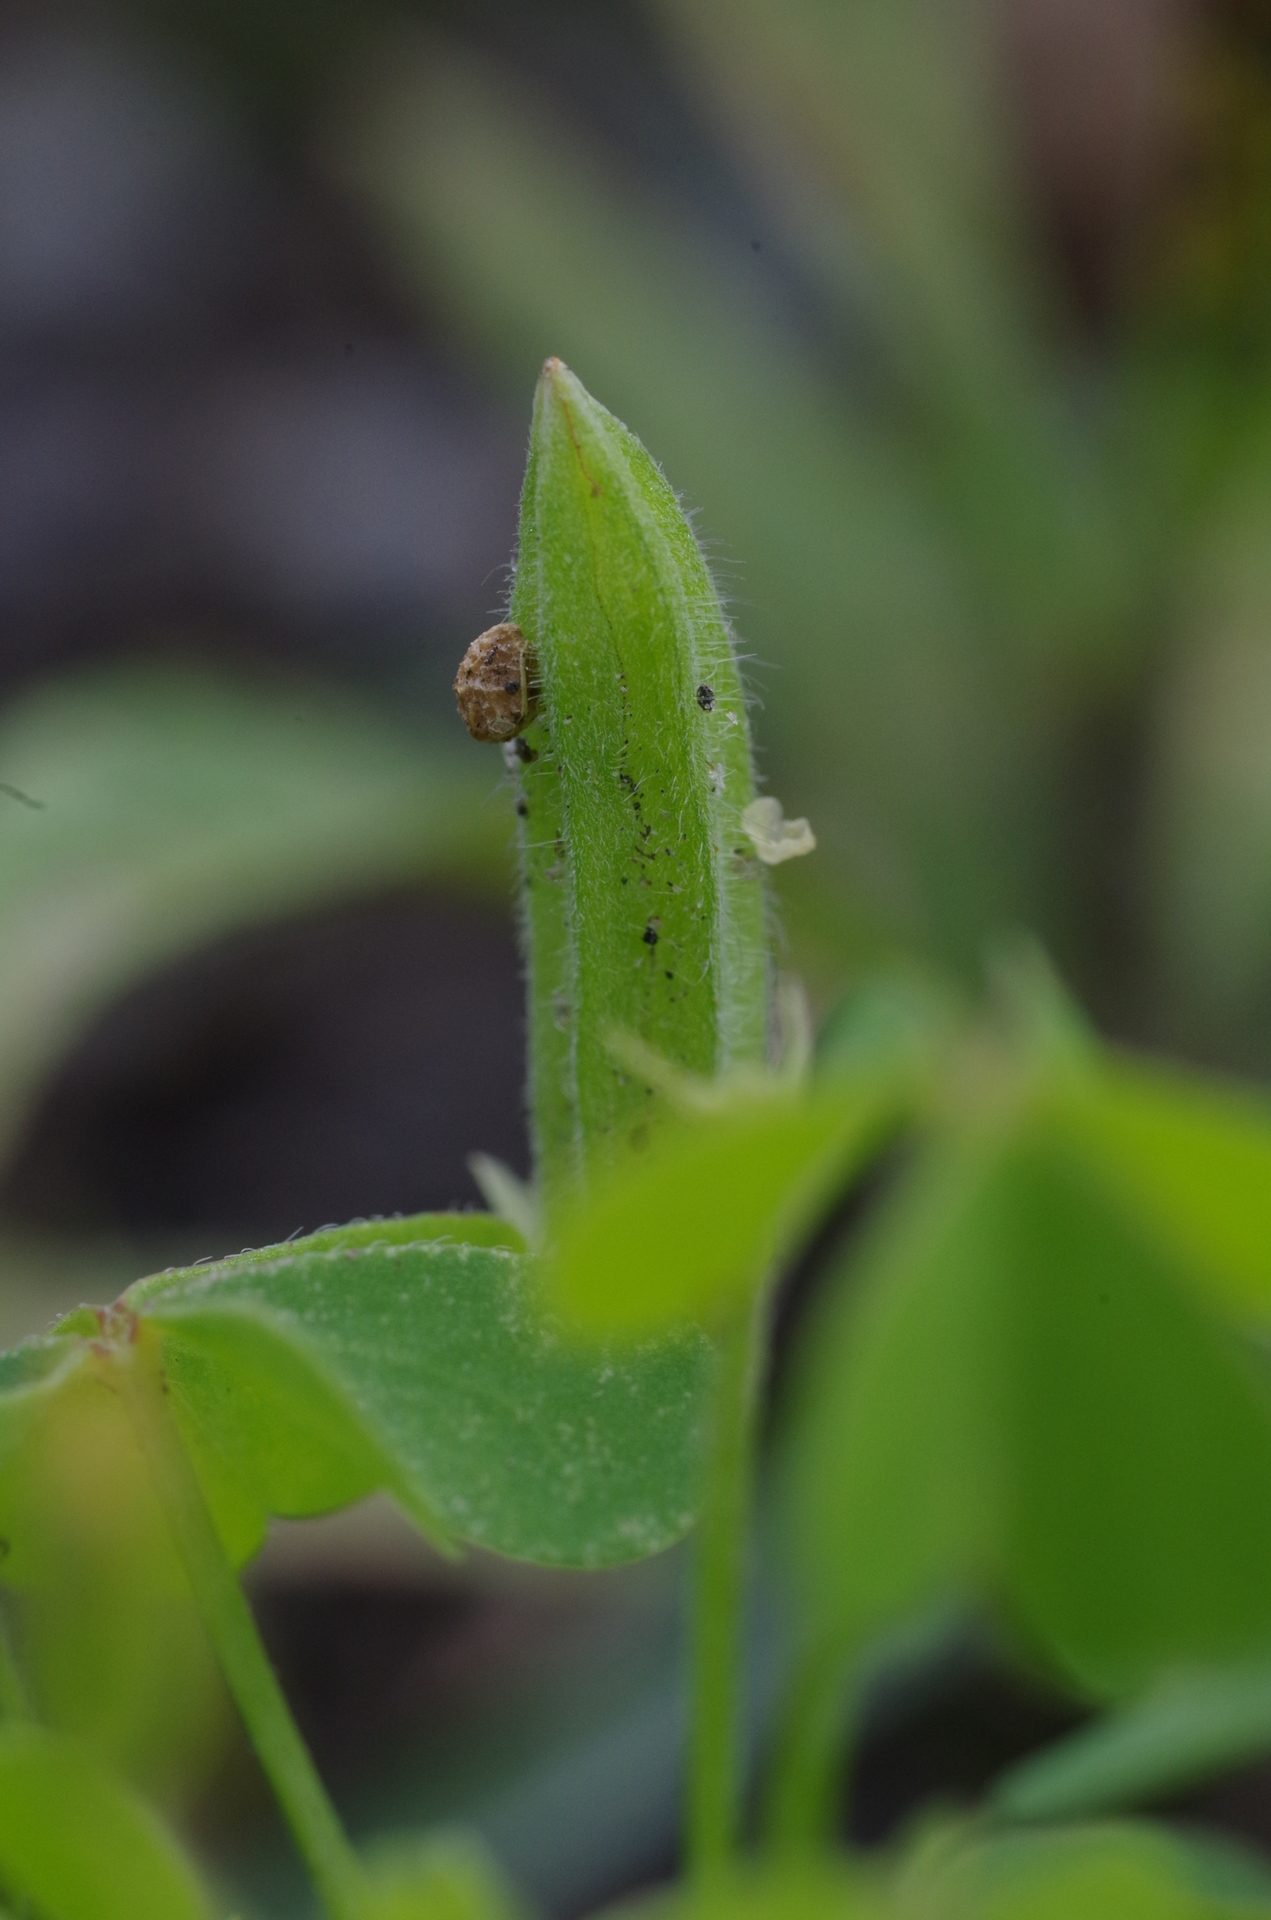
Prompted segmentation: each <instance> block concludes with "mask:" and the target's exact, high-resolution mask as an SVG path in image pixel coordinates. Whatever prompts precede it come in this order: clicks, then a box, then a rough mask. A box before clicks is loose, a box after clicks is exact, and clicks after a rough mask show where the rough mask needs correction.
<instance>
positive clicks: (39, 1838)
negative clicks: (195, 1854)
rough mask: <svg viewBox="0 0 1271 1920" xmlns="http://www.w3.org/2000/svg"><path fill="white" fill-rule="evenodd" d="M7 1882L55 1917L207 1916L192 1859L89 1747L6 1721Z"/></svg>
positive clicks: (199, 1919) (1, 1737)
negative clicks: (184, 1854)
mask: <svg viewBox="0 0 1271 1920" xmlns="http://www.w3.org/2000/svg"><path fill="white" fill-rule="evenodd" d="M0 1884H2V1885H3V1886H4V1888H5V1890H6V1891H7V1892H8V1894H9V1896H10V1898H11V1899H13V1900H15V1901H17V1902H22V1901H25V1900H30V1901H31V1902H32V1903H33V1904H34V1906H36V1907H37V1908H38V1909H39V1912H40V1913H41V1915H44V1916H47V1920H207V1916H208V1914H209V1911H210V1909H209V1906H208V1903H207V1901H206V1899H205V1897H204V1894H203V1892H202V1889H201V1888H200V1886H199V1883H198V1881H197V1879H196V1878H195V1875H194V1872H193V1869H192V1868H191V1867H190V1865H189V1864H188V1862H187V1861H186V1859H185V1857H184V1856H183V1854H182V1853H181V1852H180V1851H179V1849H178V1848H177V1846H176V1843H175V1842H174V1841H173V1840H172V1839H171V1838H170V1837H169V1835H168V1834H167V1833H165V1832H164V1830H163V1828H162V1827H161V1826H160V1825H159V1823H158V1822H157V1821H156V1820H155V1818H154V1816H153V1815H152V1814H151V1813H150V1812H149V1810H148V1809H147V1808H146V1807H145V1806H143V1805H142V1803H141V1802H140V1801H139V1800H137V1799H136V1798H135V1797H134V1796H133V1795H132V1794H131V1793H129V1792H127V1791H126V1790H125V1789H124V1788H123V1787H121V1786H120V1785H119V1784H118V1782H116V1781H115V1780H113V1779H112V1778H111V1776H110V1775H109V1774H108V1773H105V1772H104V1771H103V1770H102V1769H101V1767H100V1766H99V1765H98V1764H97V1763H96V1762H95V1761H94V1760H92V1759H91V1758H90V1757H89V1756H88V1755H87V1754H86V1753H85V1752H84V1751H83V1750H82V1749H81V1748H79V1747H78V1746H76V1745H75V1744H73V1743H72V1742H70V1741H67V1740H63V1739H59V1738H58V1737H56V1736H55V1735H53V1734H49V1733H44V1732H42V1731H41V1730H40V1729H38V1728H36V1727H31V1726H15V1725H9V1726H5V1727H0Z"/></svg>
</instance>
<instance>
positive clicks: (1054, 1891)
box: [897, 1823, 1271, 1920]
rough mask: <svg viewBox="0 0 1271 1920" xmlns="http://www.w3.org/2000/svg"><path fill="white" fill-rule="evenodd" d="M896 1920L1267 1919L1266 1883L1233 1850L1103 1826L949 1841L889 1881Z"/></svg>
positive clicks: (1148, 1830)
mask: <svg viewBox="0 0 1271 1920" xmlns="http://www.w3.org/2000/svg"><path fill="white" fill-rule="evenodd" d="M898 1891H899V1898H898V1901H897V1920H909V1917H910V1916H913V1920H918V1917H919V1916H922V1920H927V1916H928V1915H930V1916H931V1920H1078V1916H1080V1920H1239V1916H1248V1920H1254V1916H1256V1915H1265V1914H1268V1913H1271V1878H1269V1877H1268V1875H1267V1874H1266V1872H1265V1870H1264V1869H1263V1868H1262V1867H1261V1865H1260V1864H1259V1863H1257V1862H1256V1861H1254V1860H1253V1859H1252V1858H1251V1857H1250V1856H1248V1855H1245V1854H1243V1853H1241V1852H1240V1851H1238V1850H1237V1849H1236V1848H1235V1847H1230V1846H1223V1845H1221V1844H1219V1843H1216V1842H1208V1843H1207V1842H1204V1841H1196V1840H1184V1839H1181V1838H1179V1837H1178V1836H1176V1835H1174V1834H1169V1833H1165V1832H1163V1831H1161V1830H1159V1829H1155V1828H1152V1827H1149V1826H1132V1825H1129V1824H1124V1825H1122V1824H1114V1823H1109V1824H1107V1825H1102V1826H1091V1827H1077V1828H1073V1829H1071V1830H1069V1831H1068V1832H1063V1833H1039V1834H1020V1835H1011V1836H1008V1837H1005V1838H1000V1837H996V1836H991V1837H988V1838H985V1839H975V1838H972V1839H971V1840H970V1841H969V1842H968V1841H967V1840H966V1839H964V1838H963V1837H961V1836H959V1835H958V1834H956V1832H955V1833H954V1834H953V1835H952V1836H950V1838H949V1840H948V1841H946V1842H945V1843H944V1844H941V1842H940V1840H939V1839H937V1840H936V1841H935V1843H934V1844H932V1845H929V1846H928V1847H927V1848H925V1849H923V1848H920V1849H919V1852H918V1856H917V1858H916V1860H915V1861H914V1863H913V1865H912V1867H911V1868H910V1869H909V1870H908V1871H906V1870H905V1869H904V1868H903V1867H902V1870H901V1874H900V1877H899V1889H898Z"/></svg>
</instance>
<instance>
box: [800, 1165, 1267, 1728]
mask: <svg viewBox="0 0 1271 1920" xmlns="http://www.w3.org/2000/svg"><path fill="white" fill-rule="evenodd" d="M917 1177H918V1178H919V1180H920V1182H921V1184H920V1185H919V1187H918V1188H917V1189H913V1188H911V1189H910V1190H909V1191H908V1192H904V1193H902V1194H900V1195H899V1196H897V1198H896V1200H895V1203H894V1204H893V1206H892V1208H891V1209H890V1212H889V1217H888V1218H887V1220H886V1221H885V1222H884V1223H883V1224H882V1225H880V1227H879V1229H878V1230H877V1231H876V1232H875V1234H874V1235H873V1237H872V1240H871V1242H870V1245H869V1247H868V1249H867V1251H866V1252H865V1253H864V1255H863V1256H861V1257H859V1258H858V1259H854V1260H852V1261H851V1262H849V1267H850V1269H851V1272H850V1284H848V1282H849V1274H846V1273H845V1274H844V1276H843V1281H842V1283H841V1284H840V1286H839V1287H838V1289H837V1290H836V1292H835V1294H834V1296H833V1297H832V1298H831V1299H830V1301H829V1302H828V1304H827V1308H826V1310H825V1311H824V1312H823V1313H822V1314H821V1315H820V1316H818V1318H817V1320H816V1322H815V1323H814V1325H813V1326H812V1327H810V1328H809V1330H808V1332H807V1334H806V1336H805V1339H804V1347H803V1351H804V1359H803V1365H802V1372H801V1377H800V1380H799V1383H798V1388H797V1394H796V1400H795V1408H794V1415H793V1424H792V1430H791V1434H790V1441H789V1454H788V1466H787V1472H788V1475H789V1478H788V1480H787V1483H786V1484H787V1489H788V1494H789V1499H790V1503H791V1513H790V1520H791V1525H790V1536H791V1551H792V1553H793V1554H794V1557H795V1561H796V1564H797V1565H798V1566H799V1567H800V1569H801V1572H802V1579H803V1588H804V1592H805V1594H806V1597H807V1604H808V1606H809V1608H810V1609H811V1611H812V1614H813V1616H814V1617H815V1618H816V1619H817V1620H818V1621H819V1622H820V1632H821V1633H822V1634H825V1635H828V1636H830V1638H831V1639H833V1637H834V1636H836V1635H837V1636H839V1640H838V1644H840V1645H841V1646H842V1647H843V1648H844V1649H845V1651H846V1650H847V1649H850V1648H852V1647H859V1646H860V1645H861V1643H862V1642H863V1641H864V1640H865V1639H866V1638H867V1637H868V1636H869V1635H870V1634H872V1633H874V1632H876V1631H877V1630H878V1629H879V1628H880V1627H882V1626H883V1625H884V1624H885V1623H887V1622H888V1621H889V1620H891V1619H893V1618H895V1617H896V1616H897V1615H898V1614H903V1613H905V1612H907V1611H909V1610H910V1609H913V1608H915V1607H917V1606H918V1605H920V1604H921V1603H923V1602H924V1601H926V1600H928V1599H930V1598H931V1597H933V1595H935V1594H938V1593H942V1592H947V1591H949V1590H950V1589H953V1590H958V1591H962V1592H968V1591H969V1592H971V1593H973V1594H975V1595H976V1596H978V1597H979V1598H980V1599H981V1600H982V1601H984V1602H985V1603H987V1604H991V1605H996V1606H997V1608H998V1609H999V1611H1000V1612H1001V1613H1002V1615H1003V1617H1004V1618H1005V1620H1006V1621H1007V1622H1008V1623H1009V1624H1010V1625H1011V1626H1012V1627H1013V1628H1014V1629H1015V1630H1016V1632H1017V1633H1018V1634H1019V1635H1020V1636H1021V1638H1022V1640H1023V1642H1024V1644H1025V1645H1026V1646H1028V1647H1031V1648H1032V1649H1033V1650H1034V1651H1035V1652H1036V1653H1037V1654H1038V1655H1039V1656H1040V1657H1041V1658H1042V1659H1043V1660H1045V1661H1047V1662H1048V1663H1050V1664H1051V1665H1052V1666H1054V1667H1055V1668H1057V1669H1058V1670H1059V1671H1060V1672H1061V1673H1063V1674H1065V1675H1067V1676H1068V1677H1069V1678H1070V1679H1072V1680H1074V1681H1075V1682H1077V1684H1079V1685H1080V1686H1082V1687H1084V1688H1086V1689H1087V1690H1089V1691H1090V1692H1092V1693H1094V1694H1096V1695H1107V1696H1113V1697H1117V1696H1121V1697H1124V1696H1127V1695H1132V1694H1134V1693H1135V1692H1137V1691H1139V1690H1141V1689H1142V1688H1143V1687H1144V1686H1145V1685H1147V1684H1148V1683H1149V1682H1150V1681H1151V1680H1152V1679H1153V1678H1154V1677H1155V1676H1156V1675H1157V1674H1159V1673H1160V1672H1162V1671H1163V1670H1167V1669H1169V1668H1171V1667H1177V1666H1179V1665H1184V1664H1188V1663H1190V1664H1196V1663H1198V1662H1201V1661H1205V1660H1210V1659H1222V1658H1229V1659H1230V1658H1237V1657H1241V1656H1244V1655H1248V1654H1251V1653H1252V1652H1254V1651H1256V1650H1258V1649H1259V1648H1261V1647H1264V1646H1265V1645H1266V1644H1267V1643H1268V1642H1269V1641H1271V1526H1268V1525H1267V1524H1265V1523H1264V1522H1265V1519H1266V1518H1267V1517H1269V1516H1271V1394H1269V1392H1268V1389H1267V1387H1266V1385H1265V1382H1264V1380H1263V1378H1262V1376H1261V1374H1260V1372H1259V1371H1258V1369H1256V1367H1255V1366H1254V1364H1253V1361H1252V1358H1251V1357H1249V1356H1246V1355H1244V1354H1242V1353H1241V1352H1240V1351H1238V1350H1237V1348H1236V1346H1235V1345H1234V1343H1233V1342H1232V1340H1231V1339H1230V1338H1229V1336H1228V1335H1227V1333H1226V1331H1225V1329H1224V1328H1223V1327H1222V1326H1221V1325H1220V1324H1218V1323H1217V1322H1216V1321H1214V1320H1211V1319H1210V1317H1209V1316H1208V1315H1207V1314H1206V1312H1205V1310H1204V1308H1203V1305H1202V1304H1201V1303H1199V1302H1198V1301H1197V1299H1196V1297H1195V1294H1194V1291H1193V1290H1192V1288H1191V1287H1190V1285H1189V1283H1188V1280H1187V1275H1186V1271H1185V1269H1180V1267H1179V1266H1178V1265H1177V1264H1176V1263H1175V1262H1173V1261H1171V1260H1170V1259H1169V1257H1168V1256H1167V1255H1166V1254H1165V1253H1164V1252H1163V1251H1162V1250H1161V1249H1160V1247H1159V1245H1158V1243H1157V1241H1156V1240H1155V1238H1154V1237H1153V1236H1151V1235H1146V1234H1142V1233H1140V1232H1139V1231H1138V1230H1137V1228H1136V1227H1135V1225H1134V1223H1133V1222H1131V1221H1128V1220H1127V1219H1126V1217H1125V1216H1124V1215H1123V1213H1122V1212H1121V1211H1120V1210H1119V1209H1118V1208H1116V1207H1115V1206H1113V1205H1110V1204H1109V1202H1108V1201H1107V1199H1106V1197H1105V1196H1104V1194H1103V1192H1102V1191H1101V1189H1100V1188H1099V1186H1098V1185H1097V1184H1096V1183H1094V1182H1090V1181H1087V1180H1086V1179H1084V1178H1083V1177H1082V1176H1081V1175H1080V1174H1079V1173H1078V1172H1076V1171H1074V1169H1073V1168H1072V1166H1071V1165H1070V1164H1068V1163H1067V1162H1066V1161H1065V1159H1064V1157H1063V1156H1061V1155H1059V1154H1056V1153H1055V1152H1054V1151H1053V1149H1051V1148H1050V1147H1049V1146H1048V1144H1047V1142H1046V1138H1045V1133H1044V1130H1043V1131H1041V1132H1040V1133H1038V1134H1035V1135H1034V1136H1033V1137H1031V1138H1029V1137H1027V1136H1026V1137H1023V1138H1021V1139H1018V1140H1016V1141H1015V1142H1013V1143H1007V1144H1004V1145H1002V1146H1000V1147H998V1148H996V1149H993V1148H988V1149H986V1150H985V1151H983V1152H982V1153H981V1154H980V1155H978V1156H977V1155H974V1154H968V1155H967V1156H966V1157H965V1158H964V1159H962V1160H959V1159H958V1157H957V1156H955V1155H946V1156H944V1163H943V1164H939V1163H937V1165H936V1167H935V1168H933V1169H928V1170H927V1172H926V1173H925V1175H921V1176H917Z"/></svg>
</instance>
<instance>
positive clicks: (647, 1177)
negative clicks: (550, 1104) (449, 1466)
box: [551, 1072, 903, 1333]
mask: <svg viewBox="0 0 1271 1920" xmlns="http://www.w3.org/2000/svg"><path fill="white" fill-rule="evenodd" d="M902 1107H903V1100H902V1094H901V1089H900V1087H899V1086H898V1085H897V1083H896V1081H895V1079H894V1077H893V1076H890V1075H887V1074H885V1073H882V1072H879V1073H876V1074H874V1075H869V1076H864V1075H863V1076H861V1077H860V1078H859V1079H858V1080H850V1079H847V1078H844V1079H843V1080H842V1081H840V1082H839V1083H838V1085H836V1086H833V1087H831V1088H827V1089H826V1090H824V1091H821V1092H819V1093H814V1094H812V1095H810V1096H807V1097H784V1098H783V1097H777V1096H773V1097H769V1098H767V1099H764V1100H749V1101H743V1102H741V1103H739V1105H738V1106H737V1107H736V1108H734V1109H731V1110H727V1111H725V1112H723V1113H721V1114H719V1115H717V1116H713V1117H711V1118H699V1119H695V1120H685V1121H683V1122H681V1123H680V1124H679V1125H678V1126H675V1127H672V1128H669V1129H668V1130H667V1131H666V1132H665V1133H663V1134H660V1135H659V1136H658V1137H657V1138H656V1139H655V1140H654V1142H653V1144H652V1145H651V1146H650V1147H649V1148H648V1149H647V1150H646V1151H645V1152H644V1153H643V1154H641V1155H640V1156H639V1158H637V1159H632V1160H629V1161H628V1162H627V1163H626V1165H624V1166H623V1167H622V1168H621V1169H619V1170H618V1171H617V1172H616V1173H615V1174H614V1175H612V1176H611V1177H610V1178H609V1179H608V1180H607V1181H605V1182H603V1183H601V1184H600V1185H598V1187H597V1188H596V1190H595V1192H594V1194H593V1195H591V1196H589V1197H588V1198H587V1200H585V1201H584V1202H582V1203H581V1204H580V1205H579V1206H578V1207H577V1209H576V1210H575V1212H574V1213H573V1214H572V1215H571V1216H569V1217H568V1218H567V1219H566V1221H565V1224H564V1226H563V1228H562V1231H561V1235H560V1239H559V1242H558V1244H557V1246H556V1248H555V1250H554V1254H553V1258H552V1264H551V1288H552V1297H553V1299H554V1301H555V1302H556V1303H557V1304H558V1305H559V1307H560V1308H561V1311H562V1312H563V1313H565V1314H566V1315H567V1316H568V1318H569V1320H570V1322H571V1324H573V1325H576V1326H578V1327H580V1328H583V1329H588V1330H590V1331H592V1332H593V1333H594V1332H616V1333H621V1332H623V1331H626V1332H628V1333H630V1332H647V1331H648V1330H650V1329H652V1328H658V1327H664V1326H667V1325H674V1324H676V1323H677V1322H684V1321H692V1320H699V1319H700V1320H706V1321H710V1320H711V1319H712V1318H714V1317H715V1316H717V1315H719V1314H721V1313H723V1312H725V1311H726V1310H727V1309H728V1308H729V1307H730V1306H731V1305H732V1304H733V1303H734V1302H735V1301H736V1300H738V1299H741V1298H744V1297H745V1296H746V1295H747V1294H748V1293H752V1292H753V1291H754V1289H755V1288H756V1287H757V1286H758V1285H759V1284H760V1283H761V1281H762V1280H763V1279H764V1277H765V1275H766V1274H767V1273H768V1272H769V1271H770V1269H771V1267H772V1264H773V1262H774V1260H775V1259H777V1258H778V1257H779V1256H780V1255H781V1254H783V1253H785V1252H788V1251H789V1250H790V1248H791V1247H792V1246H793V1245H794V1244H795V1242H796V1241H797V1238H798V1235H799V1234H800V1232H802V1231H805V1230H806V1229H807V1228H808V1227H809V1226H810V1225H811V1223H812V1221H813V1220H814V1218H815V1215H816V1211H817V1209H818V1208H819V1207H822V1206H824V1205H825V1204H826V1203H827V1201H828V1200H829V1199H830V1198H831V1197H832V1195H833V1193H834V1191H835V1189H836V1188H837V1187H840V1186H842V1185H844V1184H845V1183H846V1182H847V1180H848V1179H849V1178H850V1176H851V1175H852V1173H853V1172H855V1171H856V1170H858V1169H859V1167H860V1166H861V1165H862V1163H863V1161H864V1159H865V1158H866V1156H867V1155H868V1154H869V1152H870V1151H871V1149H873V1148H876V1147H877V1145H878V1144H879V1141H880V1139H881V1138H882V1137H883V1136H884V1134H885V1132H886V1130H887V1129H888V1127H889V1126H891V1125H894V1124H895V1122H896V1120H897V1118H898V1117H899V1114H900V1112H901V1110H902Z"/></svg>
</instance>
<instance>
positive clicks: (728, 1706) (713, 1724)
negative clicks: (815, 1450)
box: [686, 1292, 768, 1880]
mask: <svg viewBox="0 0 1271 1920" xmlns="http://www.w3.org/2000/svg"><path fill="white" fill-rule="evenodd" d="M767 1308H768V1301H767V1294H766V1292H761V1294H760V1295H759V1297H758V1298H757V1300H756V1301H755V1302H754V1303H753V1305H751V1306H750V1307H748V1308H747V1309H746V1310H745V1311H744V1312H743V1313H741V1314H739V1315H738V1316H737V1318H736V1319H735V1320H734V1321H733V1322H732V1323H731V1325H730V1326H729V1327H728V1328H727V1330H726V1332H725V1334H724V1338H723V1343H722V1352H721V1356H720V1371H719V1376H718V1378H717V1380H716V1383H715V1395H714V1405H713V1408H712V1431H711V1435H710V1443H709V1447H708V1451H707V1456H706V1466H705V1473H704V1476H703V1487H702V1502H701V1511H700V1514H699V1517H698V1522H697V1532H696V1535H695V1540H694V1546H695V1553H694V1561H693V1575H692V1594H691V1616H690V1650H691V1670H692V1683H691V1685H692V1727H691V1734H690V1751H689V1773H688V1806H687V1810H686V1812H687V1820H686V1826H687V1834H686V1852H687V1857H688V1866H689V1871H690V1873H691V1874H692V1875H693V1877H694V1878H696V1879H698V1880H703V1879H708V1878H710V1877H711V1876H712V1875H714V1874H715V1873H717V1872H718V1871H719V1870H720V1868H721V1867H724V1866H726V1865H727V1864H728V1862H729V1861H730V1860H731V1858H732V1856H733V1854H734V1852H735V1850H736V1846H737V1833H738V1825H739V1819H740V1811H741V1796H742V1761H743V1749H744V1732H745V1727H744V1716H743V1705H742V1687H741V1678H742V1665H743V1642H744V1628H745V1592H746V1565H747V1558H748V1546H749V1532H750V1526H749V1522H750V1496H751V1487H752V1482H753V1478H754V1453H755V1421H756V1412H757V1408H758V1403H759V1382H760V1372H761V1366H762V1360H763V1355H764V1351H765V1346H766V1334H767V1319H768V1315H767Z"/></svg>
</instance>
